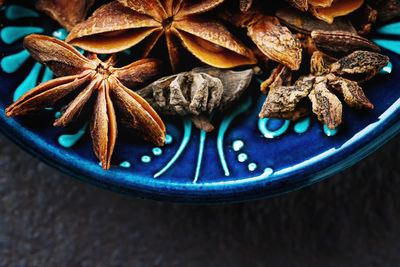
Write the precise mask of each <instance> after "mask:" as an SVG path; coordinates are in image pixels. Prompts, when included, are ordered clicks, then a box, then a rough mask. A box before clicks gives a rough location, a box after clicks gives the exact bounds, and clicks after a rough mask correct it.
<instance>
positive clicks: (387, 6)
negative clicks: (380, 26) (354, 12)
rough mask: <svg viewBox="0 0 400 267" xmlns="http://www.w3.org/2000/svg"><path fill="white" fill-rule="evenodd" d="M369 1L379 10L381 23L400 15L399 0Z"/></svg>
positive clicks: (378, 17)
mask: <svg viewBox="0 0 400 267" xmlns="http://www.w3.org/2000/svg"><path fill="white" fill-rule="evenodd" d="M367 2H368V4H370V5H371V7H372V8H374V9H375V10H376V11H377V12H378V16H377V21H378V22H379V23H386V22H389V21H391V20H393V19H395V18H398V17H400V2H399V0H367Z"/></svg>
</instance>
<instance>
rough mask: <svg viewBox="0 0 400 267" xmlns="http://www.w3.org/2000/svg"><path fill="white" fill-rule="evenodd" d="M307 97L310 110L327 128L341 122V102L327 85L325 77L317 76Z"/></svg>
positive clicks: (334, 126) (336, 125)
mask: <svg viewBox="0 0 400 267" xmlns="http://www.w3.org/2000/svg"><path fill="white" fill-rule="evenodd" d="M308 98H309V99H310V100H311V103H312V110H313V112H314V113H315V114H316V115H317V116H318V120H320V121H322V122H323V123H324V124H325V125H326V126H327V127H328V128H329V129H331V130H333V129H335V128H336V127H338V126H339V125H340V124H341V123H342V109H343V107H342V103H340V100H339V99H338V98H337V96H335V95H334V94H332V93H331V92H330V91H329V89H328V86H327V79H326V78H325V77H317V78H316V79H315V84H314V87H313V89H312V90H311V92H310V94H309V95H308Z"/></svg>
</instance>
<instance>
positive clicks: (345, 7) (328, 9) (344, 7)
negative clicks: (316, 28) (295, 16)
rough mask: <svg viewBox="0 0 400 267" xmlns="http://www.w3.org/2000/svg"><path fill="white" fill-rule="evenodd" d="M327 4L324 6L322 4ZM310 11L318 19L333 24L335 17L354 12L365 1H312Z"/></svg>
mask: <svg viewBox="0 0 400 267" xmlns="http://www.w3.org/2000/svg"><path fill="white" fill-rule="evenodd" d="M321 2H325V3H326V5H325V3H324V5H322V4H320V3H321ZM309 3H310V5H311V6H310V11H311V13H312V14H313V15H314V16H315V17H316V18H318V19H320V20H323V21H325V22H327V23H333V20H334V18H335V17H339V16H344V15H347V14H349V13H351V12H353V11H354V10H357V9H359V8H360V7H361V6H362V4H363V3H364V0H351V1H349V0H333V1H332V0H328V1H319V0H318V1H310V2H309Z"/></svg>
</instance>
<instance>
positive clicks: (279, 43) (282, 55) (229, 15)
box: [219, 10, 302, 70]
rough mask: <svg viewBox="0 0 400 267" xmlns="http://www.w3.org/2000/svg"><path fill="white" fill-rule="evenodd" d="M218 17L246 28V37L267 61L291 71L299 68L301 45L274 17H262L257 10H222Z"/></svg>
mask: <svg viewBox="0 0 400 267" xmlns="http://www.w3.org/2000/svg"><path fill="white" fill-rule="evenodd" d="M219 16H220V18H222V19H224V20H226V21H228V22H230V23H232V24H233V25H235V26H236V27H243V28H247V35H248V36H249V37H250V38H251V40H252V41H253V42H254V43H255V44H256V45H257V47H258V48H259V49H260V51H261V52H262V53H263V54H264V55H266V56H267V57H268V58H269V59H271V60H274V61H277V62H279V63H281V64H284V65H286V66H288V67H289V68H291V69H292V70H298V69H299V68H300V64H301V60H302V49H301V44H300V42H299V40H298V39H297V38H296V36H294V35H293V34H292V33H291V32H290V31H289V29H288V28H287V27H284V26H282V25H281V24H280V23H279V20H278V19H277V18H276V17H272V16H267V15H264V14H263V13H261V12H260V11H258V10H257V11H251V12H247V13H242V12H231V11H230V10H223V11H222V12H220V13H219Z"/></svg>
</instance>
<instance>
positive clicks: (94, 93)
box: [0, 0, 400, 170]
mask: <svg viewBox="0 0 400 267" xmlns="http://www.w3.org/2000/svg"><path fill="white" fill-rule="evenodd" d="M4 2H7V1H1V0H0V5H3V4H4ZM10 2H11V1H10ZM275 2H276V1H275ZM36 7H37V9H38V10H40V11H43V12H45V13H46V14H47V15H49V16H50V17H51V18H53V19H54V20H56V21H57V22H58V23H59V24H60V25H61V26H63V27H64V28H66V29H67V30H68V31H69V35H68V36H67V38H66V41H65V42H64V41H61V40H58V39H55V38H52V37H47V36H42V35H30V36H27V37H26V38H25V40H24V47H25V48H26V49H27V50H28V51H29V53H30V54H31V55H32V56H33V58H34V59H35V60H37V61H38V62H40V63H42V64H44V65H46V66H47V67H49V68H50V69H51V70H52V71H53V72H54V74H55V75H56V76H57V77H58V78H56V79H53V80H51V81H48V82H45V83H42V84H40V85H38V86H37V87H35V88H33V89H32V90H30V91H29V92H27V93H26V94H24V95H23V96H22V97H21V98H19V99H18V100H17V101H16V102H15V103H13V104H11V105H10V106H9V107H8V108H7V109H6V115H7V116H8V117H13V116H17V115H25V114H30V113H31V112H34V111H38V110H41V109H45V108H48V107H55V106H59V105H61V106H63V108H62V112H61V113H62V115H61V117H60V118H58V119H57V120H56V121H55V123H54V126H68V125H70V124H71V123H73V122H75V121H77V120H79V119H82V117H84V116H83V115H84V114H92V115H91V116H90V120H91V127H90V134H91V137H92V140H93V150H94V153H95V155H96V156H97V158H98V159H99V160H100V162H101V164H102V167H103V169H105V170H107V169H109V168H110V165H111V158H112V154H113V150H114V146H115V143H116V138H117V123H118V122H120V123H121V124H122V125H125V126H127V127H128V128H131V129H134V130H135V132H137V133H139V134H140V135H141V136H142V137H143V139H145V140H147V141H150V142H152V143H154V144H156V145H157V146H161V145H163V144H164V142H165V136H166V130H165V126H164V124H163V122H162V120H161V118H160V117H159V115H158V114H157V112H159V114H160V115H161V116H163V115H175V116H176V115H178V116H190V117H191V119H192V121H193V122H194V124H195V125H196V126H197V127H198V128H200V129H203V130H205V131H212V130H213V129H214V127H213V125H212V124H211V122H210V121H209V117H210V114H214V113H223V112H224V111H225V110H227V109H228V108H230V107H232V106H234V105H235V103H237V101H238V99H239V98H240V96H241V95H242V94H244V92H245V91H246V90H247V88H248V87H249V84H250V83H251V81H252V77H253V75H254V71H253V70H256V72H261V71H262V72H263V73H268V74H269V75H268V77H267V78H266V79H265V81H264V82H263V83H262V84H261V86H260V89H261V91H262V92H263V93H265V94H267V98H266V100H265V103H264V105H263V107H262V110H261V111H260V117H262V118H280V119H290V120H298V119H300V118H302V117H304V116H306V115H308V114H310V113H312V112H313V113H315V114H316V116H317V118H318V119H319V120H320V121H321V122H323V123H324V124H325V125H326V126H327V127H328V128H329V129H335V128H336V127H337V126H338V125H339V124H341V123H342V102H341V100H340V98H341V99H343V101H344V102H345V103H346V104H347V105H349V106H350V107H352V108H357V109H361V108H366V109H372V108H373V107H374V106H373V103H371V102H370V101H369V100H368V99H367V97H366V96H365V94H364V92H363V90H362V88H361V87H360V84H362V83H363V82H365V81H367V80H370V79H372V78H373V77H374V76H375V75H376V73H377V72H378V71H379V70H380V69H381V68H383V67H384V66H385V65H387V64H388V62H389V58H388V57H387V56H385V55H382V54H380V49H379V47H378V46H376V45H375V44H374V43H372V42H371V41H369V40H368V38H367V37H368V35H369V34H370V33H371V32H372V31H373V29H374V27H375V25H376V24H382V23H385V22H387V21H390V20H393V19H395V18H397V17H398V16H400V4H399V1H397V0H365V1H364V0H354V1H347V0H318V1H316V0H286V2H285V1H281V2H278V3H272V2H271V1H261V0H232V1H224V0H216V1H215V0H140V1H138V0H114V1H105V0H38V1H37V2H36ZM74 46H75V47H79V48H81V49H83V50H85V51H86V52H85V54H84V55H82V54H81V53H80V52H79V51H78V50H77V49H76V48H74ZM126 49H130V50H131V51H132V54H133V55H134V56H135V57H136V59H135V60H132V61H133V62H129V63H127V64H126V65H125V66H118V67H117V65H116V64H117V58H118V55H119V54H120V52H123V51H124V50H126ZM98 54H101V55H102V56H101V57H100V56H98ZM104 54H108V56H106V57H105V58H106V60H104V61H102V60H100V59H99V57H100V58H103V57H104ZM165 55H166V56H165ZM167 62H169V64H167ZM163 63H165V64H163ZM166 70H169V71H166ZM166 72H169V73H166ZM165 75H167V76H165ZM133 90H136V91H133ZM71 96H72V97H73V98H72V101H71ZM338 96H339V97H338ZM66 102H69V103H66ZM117 119H118V121H117Z"/></svg>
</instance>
